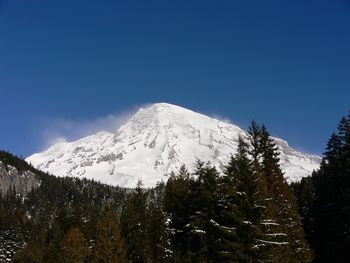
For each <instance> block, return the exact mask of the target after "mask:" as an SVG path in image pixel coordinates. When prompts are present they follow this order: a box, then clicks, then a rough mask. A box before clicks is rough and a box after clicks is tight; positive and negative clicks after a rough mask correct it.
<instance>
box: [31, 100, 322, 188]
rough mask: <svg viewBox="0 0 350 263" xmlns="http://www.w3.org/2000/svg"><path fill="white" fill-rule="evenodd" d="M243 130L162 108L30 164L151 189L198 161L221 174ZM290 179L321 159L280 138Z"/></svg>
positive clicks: (170, 107) (39, 156) (58, 146)
mask: <svg viewBox="0 0 350 263" xmlns="http://www.w3.org/2000/svg"><path fill="white" fill-rule="evenodd" d="M239 134H242V135H246V132H245V131H243V130H241V129H240V128H239V127H238V126H235V125H233V124H230V123H226V122H223V121H220V120H217V119H213V118H211V117H208V116H205V115H202V114H199V113H196V112H193V111H191V110H188V109H184V108H181V107H179V106H175V105H171V104H166V103H157V104H153V105H152V106H150V107H147V108H145V109H143V108H141V109H140V110H139V111H138V112H137V113H136V114H135V115H134V116H133V117H132V118H131V119H130V120H129V121H127V122H126V123H125V125H123V126H122V127H120V128H119V129H118V131H117V132H116V133H115V134H113V133H109V132H98V133H96V134H94V135H91V136H88V137H85V138H82V139H80V140H77V141H74V142H61V143H57V144H55V145H53V146H52V147H50V148H49V149H48V150H46V151H44V152H42V153H36V154H33V155H31V156H30V157H28V158H27V159H26V160H27V161H28V162H30V163H32V164H33V165H34V166H35V167H37V168H38V169H41V170H43V171H46V172H49V173H52V174H54V175H58V176H76V177H86V178H90V179H94V180H98V181H101V182H103V183H107V184H111V185H119V186H124V187H134V186H135V185H136V183H137V181H138V180H139V179H142V181H143V183H144V185H145V186H146V187H149V186H154V185H155V184H156V183H157V181H160V180H164V181H166V179H167V176H168V175H169V173H170V172H171V171H176V170H178V169H179V167H180V166H181V165H182V164H185V165H186V166H187V167H188V168H189V170H191V168H192V167H193V163H194V162H195V161H196V159H197V158H198V159H200V160H203V161H211V163H213V164H214V165H215V166H216V167H218V168H220V169H222V168H223V165H224V164H225V163H226V161H227V160H228V158H229V157H230V154H231V153H234V152H235V149H236V147H237V140H238V136H239ZM276 142H277V145H278V147H279V150H280V151H281V155H280V158H281V165H282V168H283V170H284V172H285V177H286V178H287V180H289V181H295V180H298V179H300V178H301V177H304V176H307V175H309V174H310V173H311V172H312V170H314V169H317V168H318V167H319V163H320V161H321V158H320V157H319V156H316V155H308V154H303V153H300V152H297V151H295V150H294V149H292V148H290V147H289V146H288V143H287V142H286V141H283V140H281V139H277V138H276Z"/></svg>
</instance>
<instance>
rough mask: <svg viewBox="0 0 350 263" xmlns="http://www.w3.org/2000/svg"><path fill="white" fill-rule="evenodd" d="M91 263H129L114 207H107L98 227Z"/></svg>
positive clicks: (103, 211) (102, 213)
mask: <svg viewBox="0 0 350 263" xmlns="http://www.w3.org/2000/svg"><path fill="white" fill-rule="evenodd" d="M91 262H95V263H127V262H129V261H128V259H127V256H126V249H125V246H124V240H123V238H122V236H121V230H120V227H119V222H118V219H117V214H116V212H115V209H114V208H113V206H112V205H110V204H108V205H106V206H105V207H104V208H103V210H102V212H101V214H100V216H99V219H98V222H97V225H96V241H95V244H94V247H93V251H92V257H91Z"/></svg>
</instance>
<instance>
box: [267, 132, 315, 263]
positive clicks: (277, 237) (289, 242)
mask: <svg viewBox="0 0 350 263" xmlns="http://www.w3.org/2000/svg"><path fill="white" fill-rule="evenodd" d="M260 147H261V168H260V171H261V173H262V178H263V180H264V181H265V183H264V185H265V189H266V190H267V191H266V193H265V194H266V196H265V200H266V210H265V213H266V214H265V216H266V219H265V221H264V222H263V224H265V226H266V228H265V237H264V239H263V240H262V241H266V244H267V248H268V249H267V253H268V254H267V256H268V257H269V258H270V259H271V260H273V261H274V262H311V261H312V258H313V255H312V252H311V249H310V248H309V245H308V243H307V241H306V240H305V238H304V232H303V227H302V224H301V218H300V215H299V213H298V209H297V205H296V200H295V198H294V196H293V193H292V191H291V189H290V187H289V185H288V184H287V182H286V180H285V179H284V177H283V172H282V170H281V168H280V165H279V158H278V155H279V152H278V147H277V145H276V143H275V141H274V140H273V139H272V138H271V136H270V134H269V132H268V131H267V129H266V127H265V126H262V127H261V131H260Z"/></svg>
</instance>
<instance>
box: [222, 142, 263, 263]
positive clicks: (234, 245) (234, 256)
mask: <svg viewBox="0 0 350 263" xmlns="http://www.w3.org/2000/svg"><path fill="white" fill-rule="evenodd" d="M254 165H255V164H254V158H253V161H251V160H250V159H249V158H248V145H247V143H246V142H245V141H244V139H243V138H242V137H239V140H238V148H237V153H236V155H235V156H231V159H230V162H229V163H228V165H227V167H226V169H225V175H226V176H225V177H224V179H225V186H226V191H225V199H224V200H225V201H224V202H223V207H224V211H225V212H226V213H224V214H226V224H230V223H231V225H230V228H232V227H235V236H234V239H233V240H231V242H230V243H228V244H229V247H228V249H226V251H230V252H231V253H230V254H229V253H226V256H230V257H229V259H230V261H229V262H232V260H235V261H237V262H253V261H259V260H261V259H262V258H261V253H260V251H259V248H260V246H261V245H262V244H261V242H260V241H259V240H260V239H261V235H262V230H261V220H262V216H263V210H264V205H263V203H262V200H261V193H260V191H261V184H260V178H259V176H258V174H257V173H255V172H254V169H253V167H254ZM226 224H225V227H223V226H221V227H222V228H223V229H224V230H225V228H226V229H227V226H226ZM230 228H228V229H230ZM231 236H232V235H231ZM226 242H227V241H226Z"/></svg>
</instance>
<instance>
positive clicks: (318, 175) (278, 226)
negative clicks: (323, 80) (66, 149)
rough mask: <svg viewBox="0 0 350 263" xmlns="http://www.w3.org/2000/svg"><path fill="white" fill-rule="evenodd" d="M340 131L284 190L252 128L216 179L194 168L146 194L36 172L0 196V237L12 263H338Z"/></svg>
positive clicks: (345, 142) (342, 195)
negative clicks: (36, 181)
mask: <svg viewBox="0 0 350 263" xmlns="http://www.w3.org/2000/svg"><path fill="white" fill-rule="evenodd" d="M349 127H350V119H349V117H348V118H343V120H342V121H341V124H340V125H339V127H338V134H333V135H332V137H331V140H330V142H329V143H328V145H327V152H326V153H325V157H324V159H323V161H322V164H321V168H320V169H319V170H318V171H316V172H314V173H313V175H312V176H311V177H308V178H304V179H303V180H302V181H301V182H299V183H293V184H292V185H288V184H287V182H286V180H285V179H284V177H283V172H282V170H281V167H280V165H279V157H278V156H279V153H278V148H277V146H276V144H275V142H274V140H273V139H272V138H271V136H270V134H269V132H268V130H267V129H266V127H265V126H264V125H259V124H257V123H255V122H252V123H251V126H250V127H249V130H248V133H249V136H247V137H243V136H241V137H239V139H238V141H237V151H236V153H234V154H233V155H232V156H231V157H230V159H229V161H228V163H227V164H226V166H225V168H224V169H223V172H220V171H219V170H218V169H217V168H216V167H214V166H213V165H211V164H210V163H204V162H202V161H200V160H198V161H197V162H196V163H195V164H194V166H195V169H194V171H193V172H191V173H190V172H189V171H188V170H187V168H186V167H185V166H182V167H181V168H179V170H178V171H174V172H173V173H172V174H171V175H170V176H169V178H168V180H167V182H166V183H164V182H160V183H158V184H157V186H156V187H154V188H152V189H145V188H143V187H142V182H139V183H138V185H137V186H136V188H135V189H121V188H118V187H112V186H108V185H103V184H99V183H97V182H93V181H90V180H86V179H83V180H78V179H75V178H57V177H54V176H51V175H47V174H44V173H41V172H39V173H40V179H41V182H42V183H41V185H40V186H39V187H38V188H37V189H32V191H31V192H30V193H28V195H27V196H26V197H21V196H18V194H16V192H15V189H13V190H12V191H10V192H9V193H7V194H6V195H2V196H1V198H0V237H1V236H6V240H10V241H11V242H10V244H9V245H8V247H11V246H12V247H13V248H12V250H11V249H9V250H10V252H9V253H11V258H12V261H13V262H136V263H146V262H147V263H148V262H242V263H253V262H312V261H313V262H344V261H342V259H344V257H343V256H345V254H346V249H347V248H349V222H350V220H349V218H350V217H349V207H350V198H349V193H350V191H349V189H350V187H349V184H350V183H349V171H350V150H349V149H350V128H349ZM21 166H24V168H26V167H25V164H21ZM304 231H305V232H304ZM23 241H24V242H23ZM0 243H1V242H0ZM0 254H1V245H0ZM0 262H1V258H0Z"/></svg>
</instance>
